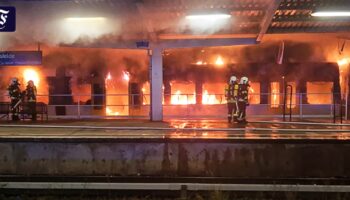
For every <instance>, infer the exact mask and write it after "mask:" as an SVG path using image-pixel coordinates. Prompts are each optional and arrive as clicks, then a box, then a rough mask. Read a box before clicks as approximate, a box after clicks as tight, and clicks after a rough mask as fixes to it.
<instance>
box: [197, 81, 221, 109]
mask: <svg viewBox="0 0 350 200" xmlns="http://www.w3.org/2000/svg"><path fill="white" fill-rule="evenodd" d="M225 86H226V83H204V84H203V94H202V104H207V105H214V104H226V99H225V95H224V89H225Z"/></svg>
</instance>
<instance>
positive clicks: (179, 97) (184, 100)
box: [171, 90, 196, 105]
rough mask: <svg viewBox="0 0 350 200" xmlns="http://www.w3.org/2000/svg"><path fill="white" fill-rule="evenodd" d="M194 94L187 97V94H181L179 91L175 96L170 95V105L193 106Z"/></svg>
mask: <svg viewBox="0 0 350 200" xmlns="http://www.w3.org/2000/svg"><path fill="white" fill-rule="evenodd" d="M195 95H196V93H194V94H193V95H188V94H182V92H181V91H180V90H177V91H176V92H175V94H173V95H171V104H173V105H188V104H195V103H196V99H195V98H194V96H195Z"/></svg>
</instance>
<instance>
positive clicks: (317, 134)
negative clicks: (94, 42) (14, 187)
mask: <svg viewBox="0 0 350 200" xmlns="http://www.w3.org/2000/svg"><path fill="white" fill-rule="evenodd" d="M7 124H9V123H7ZM17 124H18V125H23V123H17ZM26 124H27V125H29V126H31V125H34V126H37V127H5V126H6V124H1V125H4V126H3V127H0V138H107V139H108V138H114V139H116V138H130V139H132V138H143V139H147V138H150V139H157V138H158V139H162V138H174V139H179V138H190V139H242V140H244V139H279V140H283V139H295V140H301V139H324V140H327V139H332V140H334V139H336V140H349V141H350V125H344V126H334V125H333V124H327V123H324V124H281V123H266V122H250V123H247V124H228V123H227V122H226V121H223V120H169V121H166V122H157V123H153V122H149V121H135V120H134V121H133V120H125V121H116V120H95V121H93V120H90V121H77V120H76V121H72V120H71V121H50V122H49V123H35V124H29V123H24V125H26ZM1 125H0V126H1ZM10 125H11V124H10ZM12 125H13V124H12ZM41 125H57V126H59V127H55V128H52V127H51V128H48V127H39V126H41ZM67 126H71V127H67ZM83 126H89V128H84V127H83ZM94 127H95V128H94ZM138 127H140V129H138V130H130V129H129V128H134V129H135V128H138ZM198 129H200V130H198Z"/></svg>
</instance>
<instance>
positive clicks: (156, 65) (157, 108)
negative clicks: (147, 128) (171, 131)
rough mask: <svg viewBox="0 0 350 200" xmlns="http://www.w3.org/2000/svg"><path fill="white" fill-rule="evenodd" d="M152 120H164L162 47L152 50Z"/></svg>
mask: <svg viewBox="0 0 350 200" xmlns="http://www.w3.org/2000/svg"><path fill="white" fill-rule="evenodd" d="M150 57H151V62H150V63H151V66H150V67H151V73H150V79H151V110H150V112H151V113H150V115H151V116H150V118H151V121H162V120H163V105H162V101H163V90H162V87H163V58H162V50H161V48H157V47H155V48H153V49H152V52H151V56H150Z"/></svg>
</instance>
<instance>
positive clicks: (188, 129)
mask: <svg viewBox="0 0 350 200" xmlns="http://www.w3.org/2000/svg"><path fill="white" fill-rule="evenodd" d="M0 128H67V129H92V130H94V129H95V130H97V129H103V130H134V131H145V130H153V131H274V132H276V131H281V132H286V131H287V132H290V131H291V132H327V133H328V132H334V133H350V129H349V130H339V129H283V128H249V127H248V128H170V127H169V128H167V127H108V126H59V125H0Z"/></svg>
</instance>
